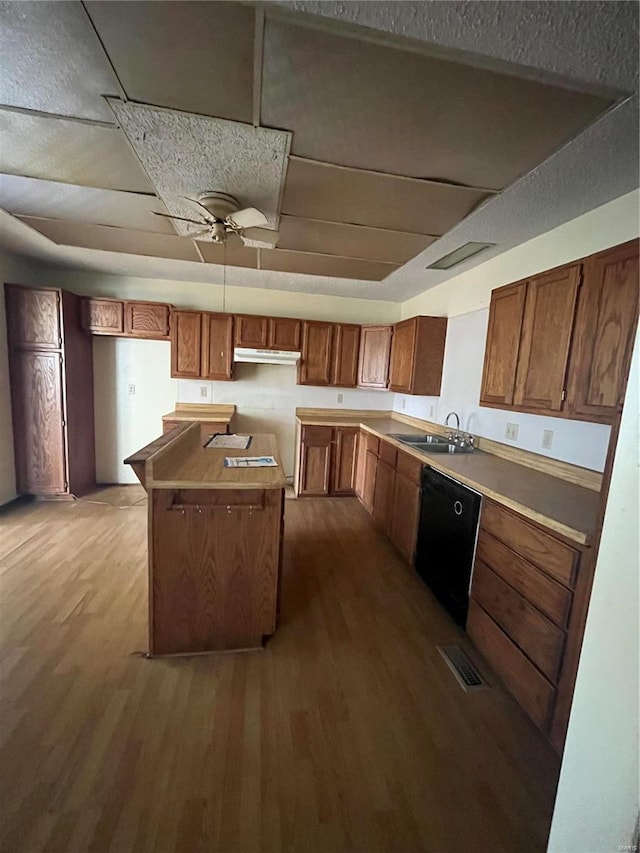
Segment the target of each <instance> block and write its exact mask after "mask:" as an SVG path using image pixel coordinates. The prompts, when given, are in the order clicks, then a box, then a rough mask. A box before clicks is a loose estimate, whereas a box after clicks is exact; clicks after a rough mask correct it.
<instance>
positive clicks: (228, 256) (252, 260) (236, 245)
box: [198, 238, 258, 270]
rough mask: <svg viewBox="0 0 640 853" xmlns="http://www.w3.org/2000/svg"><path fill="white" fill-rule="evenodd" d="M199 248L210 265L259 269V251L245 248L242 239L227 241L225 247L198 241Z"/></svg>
mask: <svg viewBox="0 0 640 853" xmlns="http://www.w3.org/2000/svg"><path fill="white" fill-rule="evenodd" d="M198 248H199V249H200V251H201V252H202V257H203V258H204V259H205V261H206V262H207V263H208V264H220V266H223V265H225V264H226V265H227V266H229V267H248V268H250V269H252V270H255V269H257V268H258V250H257V249H252V248H250V247H248V246H243V245H242V241H241V240H240V238H237V241H236V240H229V239H228V240H227V242H226V244H225V245H224V246H221V245H220V244H219V243H211V242H206V241H204V240H198Z"/></svg>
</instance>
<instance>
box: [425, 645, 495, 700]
mask: <svg viewBox="0 0 640 853" xmlns="http://www.w3.org/2000/svg"><path fill="white" fill-rule="evenodd" d="M437 649H438V651H439V652H440V654H441V655H442V657H443V658H444V659H445V661H446V663H447V666H448V667H449V669H450V670H451V672H452V673H453V674H454V675H455V677H456V679H457V680H458V683H459V684H460V686H461V687H462V689H463V690H486V689H487V684H486V683H485V682H484V681H483V680H482V676H481V675H480V673H479V672H478V670H477V669H476V668H475V666H474V665H473V664H472V663H471V661H470V660H469V658H468V657H467V656H466V654H465V653H464V652H463V651H462V649H461V648H460V646H437Z"/></svg>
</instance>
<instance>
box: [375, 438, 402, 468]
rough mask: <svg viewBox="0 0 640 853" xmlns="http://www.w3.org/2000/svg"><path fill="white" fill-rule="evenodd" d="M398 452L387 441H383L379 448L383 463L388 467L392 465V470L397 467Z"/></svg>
mask: <svg viewBox="0 0 640 853" xmlns="http://www.w3.org/2000/svg"><path fill="white" fill-rule="evenodd" d="M397 454H398V451H397V450H396V448H395V447H394V446H393V445H392V444H389V443H388V442H387V441H381V442H380V444H379V446H378V456H379V457H380V459H382V461H383V462H386V463H387V464H388V465H391V467H392V468H395V467H396V456H397Z"/></svg>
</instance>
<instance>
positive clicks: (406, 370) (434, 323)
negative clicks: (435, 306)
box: [389, 317, 447, 397]
mask: <svg viewBox="0 0 640 853" xmlns="http://www.w3.org/2000/svg"><path fill="white" fill-rule="evenodd" d="M446 334H447V318H446V317H412V318H411V319H410V320H403V321H402V322H401V323H396V324H395V326H394V327H393V339H392V343H391V365H390V369H389V390H391V391H397V392H399V393H401V394H420V395H422V396H429V397H437V396H438V395H439V394H440V386H441V384H442V366H443V362H444V344H445V338H446Z"/></svg>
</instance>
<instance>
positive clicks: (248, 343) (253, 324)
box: [234, 314, 269, 349]
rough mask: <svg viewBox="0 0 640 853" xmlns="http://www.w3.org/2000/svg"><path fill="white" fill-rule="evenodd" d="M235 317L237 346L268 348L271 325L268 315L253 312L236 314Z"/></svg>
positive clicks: (235, 341) (235, 340)
mask: <svg viewBox="0 0 640 853" xmlns="http://www.w3.org/2000/svg"><path fill="white" fill-rule="evenodd" d="M234 319H235V334H234V343H235V345H236V346H237V347H250V348H251V349H266V348H267V345H268V327H269V320H268V318H267V317H258V316H254V315H252V314H236V315H235V317H234Z"/></svg>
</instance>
